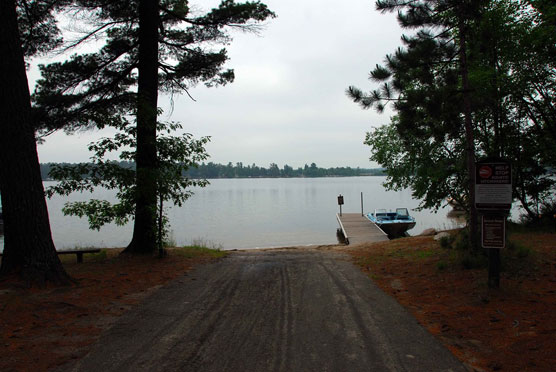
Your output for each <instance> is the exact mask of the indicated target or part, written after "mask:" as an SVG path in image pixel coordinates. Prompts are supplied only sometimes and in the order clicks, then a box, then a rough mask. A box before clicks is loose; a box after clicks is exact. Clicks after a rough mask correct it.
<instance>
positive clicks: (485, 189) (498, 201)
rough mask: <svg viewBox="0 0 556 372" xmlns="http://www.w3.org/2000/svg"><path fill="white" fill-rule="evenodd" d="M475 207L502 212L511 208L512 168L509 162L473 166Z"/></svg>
mask: <svg viewBox="0 0 556 372" xmlns="http://www.w3.org/2000/svg"><path fill="white" fill-rule="evenodd" d="M475 172H476V174H475V179H476V181H475V207H476V208H477V209H479V210H492V211H504V210H509V209H511V207H512V167H511V165H510V163H509V162H507V161H503V160H498V161H488V160H485V161H480V162H477V164H476V165H475Z"/></svg>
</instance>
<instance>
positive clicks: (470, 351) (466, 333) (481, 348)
mask: <svg viewBox="0 0 556 372" xmlns="http://www.w3.org/2000/svg"><path fill="white" fill-rule="evenodd" d="M508 240H509V242H510V243H509V247H508V248H506V249H505V250H503V251H502V263H503V264H502V266H503V271H502V274H501V279H500V288H499V289H490V288H488V285H487V283H488V272H487V269H486V268H485V267H484V265H485V264H486V259H484V258H481V257H479V258H470V257H467V256H466V255H465V254H463V252H461V251H458V250H457V249H455V248H442V247H441V244H440V243H439V242H437V241H435V240H434V239H433V237H411V238H402V239H396V240H391V241H388V242H381V243H375V244H368V245H361V246H358V247H355V248H352V249H350V253H351V254H352V255H353V257H354V259H355V262H356V263H357V264H358V265H360V267H361V268H362V269H363V270H364V271H365V272H367V273H368V275H369V276H370V277H371V278H372V280H373V281H374V282H375V283H377V284H378V285H379V286H380V287H381V288H382V290H384V291H385V292H386V293H389V294H391V295H392V296H393V297H395V298H396V299H397V300H398V302H399V303H400V304H402V305H403V306H404V307H406V308H407V309H408V310H409V311H410V312H411V313H412V314H413V315H414V316H415V317H416V318H417V320H418V321H419V322H420V323H421V324H422V325H423V326H424V327H425V328H426V329H427V330H428V331H429V332H430V333H432V334H433V335H435V336H437V337H438V338H439V339H440V340H441V342H442V343H443V344H444V345H445V346H446V347H448V349H450V350H451V351H452V353H453V354H454V355H455V356H456V357H457V358H458V359H460V360H461V361H462V362H464V363H465V365H466V366H467V367H468V368H469V369H470V370H476V371H516V372H517V371H520V372H523V371H543V372H544V371H554V370H555V367H554V366H555V365H556V234H554V233H552V234H548V233H521V234H512V235H511V236H510V238H509V239H508ZM465 266H467V267H468V268H465ZM472 266H483V267H481V268H469V267H472Z"/></svg>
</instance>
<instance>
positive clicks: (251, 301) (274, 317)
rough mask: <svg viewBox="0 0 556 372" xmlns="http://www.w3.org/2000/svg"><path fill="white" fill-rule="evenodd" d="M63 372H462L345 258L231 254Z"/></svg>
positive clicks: (166, 291)
mask: <svg viewBox="0 0 556 372" xmlns="http://www.w3.org/2000/svg"><path fill="white" fill-rule="evenodd" d="M65 370H66V371H67V370H69V371H101V372H108V371H119V372H122V371H134V372H135V371H214V372H216V371H218V372H222V371H257V372H265V371H319V372H320V371H419V372H425V371H427V372H432V371H454V372H455V371H465V368H464V367H463V366H462V364H461V363H460V362H458V361H457V360H456V359H455V358H454V356H453V355H452V354H451V353H450V352H449V351H448V350H447V349H446V348H444V347H443V346H442V345H441V344H440V343H439V342H438V341H437V340H436V339H435V338H434V337H433V336H431V335H430V334H429V333H428V332H427V331H425V330H424V329H423V328H422V327H421V326H420V325H419V324H418V323H417V321H416V320H415V318H413V317H412V316H411V315H410V314H409V313H407V312H406V310H405V309H403V308H402V307H401V306H400V305H399V304H398V303H397V302H396V301H395V300H393V299H392V298H391V297H389V296H387V295H386V294H385V293H384V292H382V291H381V290H380V289H378V288H377V287H376V286H375V285H374V284H373V282H372V281H371V280H370V279H369V278H368V277H367V276H366V275H364V274H363V273H361V272H360V271H359V270H358V268H356V267H355V266H354V265H353V264H352V263H351V262H350V261H349V257H348V256H346V255H344V254H342V253H339V252H336V251H333V250H322V249H321V250H319V249H289V250H288V249H282V250H263V251H239V252H234V253H232V254H231V255H230V256H228V257H227V258H225V259H222V260H220V261H218V262H216V263H213V264H208V265H203V266H200V267H198V268H197V269H195V270H194V271H192V272H191V273H190V274H189V275H186V276H184V277H182V278H180V279H178V280H175V281H173V282H172V283H171V284H170V285H168V286H165V287H163V288H161V289H160V290H158V291H156V292H155V293H154V294H153V295H152V296H150V297H149V298H148V299H147V300H146V301H145V302H143V303H142V304H141V305H139V306H138V307H137V308H135V309H134V310H131V311H129V312H128V313H126V314H124V315H123V316H122V318H120V320H119V321H118V322H117V323H116V324H115V325H114V326H113V327H112V328H110V329H109V330H108V331H107V332H106V333H105V334H104V335H103V336H102V337H101V339H100V341H99V342H98V343H97V344H96V345H95V346H94V347H93V350H92V351H91V352H90V353H89V354H88V355H87V356H85V357H84V358H83V359H82V360H79V361H77V362H76V363H74V364H73V365H68V366H66V368H65Z"/></svg>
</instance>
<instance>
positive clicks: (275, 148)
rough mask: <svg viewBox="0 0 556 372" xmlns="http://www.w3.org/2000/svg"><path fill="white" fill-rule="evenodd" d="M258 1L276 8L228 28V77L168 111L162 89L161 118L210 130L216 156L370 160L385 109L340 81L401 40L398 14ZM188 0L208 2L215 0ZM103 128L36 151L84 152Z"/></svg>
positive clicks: (331, 0)
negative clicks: (246, 29)
mask: <svg viewBox="0 0 556 372" xmlns="http://www.w3.org/2000/svg"><path fill="white" fill-rule="evenodd" d="M263 2H264V3H265V4H267V5H268V7H269V8H270V9H271V10H273V11H274V12H275V13H276V14H277V16H278V17H277V18H275V19H273V20H270V21H268V22H267V25H266V27H265V29H264V30H263V31H262V32H261V34H260V36H256V35H253V34H240V33H233V34H232V36H233V38H234V40H233V41H232V44H231V45H229V46H228V47H227V49H228V55H229V57H230V61H229V62H228V65H227V67H228V68H233V69H234V70H235V76H236V78H235V81H234V83H232V84H229V85H226V86H224V87H218V88H205V87H204V86H198V87H196V88H193V89H191V91H190V93H191V95H192V96H193V98H194V99H195V100H196V102H193V101H192V100H191V99H189V97H188V96H187V95H182V96H174V109H173V112H170V111H171V110H170V106H169V101H170V100H169V98H168V97H164V96H161V97H160V99H159V103H160V105H161V106H162V107H163V108H164V109H165V110H166V112H165V114H163V117H162V119H163V120H173V121H179V122H181V123H182V125H183V126H184V129H185V131H186V132H189V133H192V134H194V135H195V136H198V137H199V136H211V137H212V141H211V143H210V144H209V145H208V146H207V150H208V152H209V154H210V155H211V158H210V161H213V162H216V163H223V164H226V163H228V162H230V161H231V162H232V163H234V164H235V163H236V162H243V164H245V165H247V164H253V163H256V164H257V165H259V166H265V167H267V166H268V165H269V164H270V163H277V164H278V165H279V166H280V167H282V166H283V165H284V164H288V165H290V166H293V167H300V166H303V165H304V164H306V163H307V164H310V163H312V162H314V163H316V164H317V165H318V166H321V167H336V166H351V167H358V166H359V167H366V168H368V167H375V166H376V164H373V163H371V162H370V161H369V160H368V158H369V154H370V149H369V147H368V146H365V145H364V144H363V141H364V139H365V133H366V132H367V131H369V130H371V128H372V127H376V126H380V125H382V124H385V123H387V122H388V121H389V118H390V115H391V114H390V113H385V114H381V115H380V114H377V113H375V112H374V111H372V110H367V111H365V110H362V109H361V108H360V107H359V106H357V105H356V104H355V103H353V102H351V101H350V100H349V99H348V98H347V96H346V94H345V90H346V88H347V87H348V86H350V85H355V86H358V87H360V88H363V89H364V90H369V89H371V88H372V87H373V85H372V83H371V82H370V81H368V80H367V77H368V74H369V71H370V70H371V69H372V68H373V67H374V66H375V64H377V63H382V62H383V60H384V57H385V56H386V54H389V53H392V52H394V51H395V49H396V48H397V47H398V46H399V45H400V36H401V34H402V31H401V30H400V28H399V26H398V25H397V22H396V19H395V15H394V14H389V13H388V14H381V13H379V12H377V11H376V10H375V9H374V0H343V1H338V0H266V1H264V0H263ZM191 3H193V4H201V6H203V7H207V8H208V7H209V6H211V5H213V4H214V5H216V4H218V1H202V2H201V1H192V2H191ZM30 79H31V80H32V79H33V73H31V74H30ZM110 134H111V133H110V131H108V132H99V131H95V132H87V133H80V134H75V135H72V136H66V135H65V134H63V133H58V134H55V135H52V136H50V137H49V138H48V139H47V141H46V143H45V144H43V145H40V146H39V147H38V149H39V157H40V161H41V162H62V161H67V162H81V161H87V160H88V159H89V157H90V154H89V153H88V152H87V144H88V143H89V142H91V141H92V140H94V139H96V138H99V137H102V136H108V135H110Z"/></svg>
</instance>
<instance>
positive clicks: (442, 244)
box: [439, 236, 452, 249]
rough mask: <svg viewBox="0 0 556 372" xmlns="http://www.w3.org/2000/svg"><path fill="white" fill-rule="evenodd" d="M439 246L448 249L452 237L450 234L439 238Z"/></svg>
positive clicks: (450, 245)
mask: <svg viewBox="0 0 556 372" xmlns="http://www.w3.org/2000/svg"><path fill="white" fill-rule="evenodd" d="M439 243H440V247H442V248H444V249H449V248H451V247H452V238H451V237H450V236H443V237H442V238H440V240H439Z"/></svg>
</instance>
